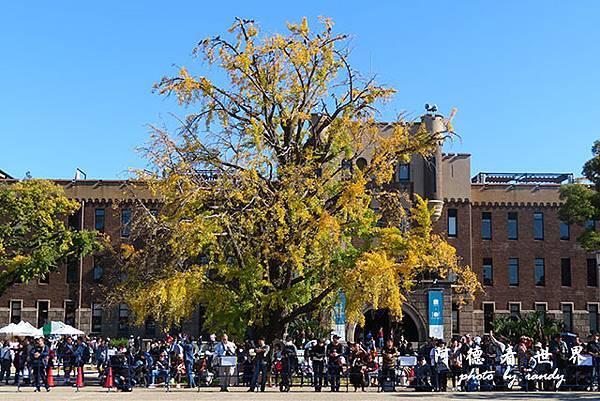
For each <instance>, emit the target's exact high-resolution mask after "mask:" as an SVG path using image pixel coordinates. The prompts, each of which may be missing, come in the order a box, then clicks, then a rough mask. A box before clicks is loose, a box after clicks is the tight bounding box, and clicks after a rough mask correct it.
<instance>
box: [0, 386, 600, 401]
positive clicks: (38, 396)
mask: <svg viewBox="0 0 600 401" xmlns="http://www.w3.org/2000/svg"><path fill="white" fill-rule="evenodd" d="M599 399H600V393H599V392H595V393H590V392H559V393H553V392H536V393H525V392H475V393H444V394H437V393H415V392H411V391H399V392H396V393H377V392H374V391H370V392H365V393H361V392H357V393H354V392H348V393H346V392H340V393H336V394H333V393H328V392H323V393H317V394H316V393H314V392H312V391H308V390H299V389H298V390H296V391H294V389H292V391H291V392H290V393H280V392H279V391H275V390H271V391H267V392H265V393H254V394H249V393H247V392H246V391H243V390H241V389H239V390H238V389H232V390H231V391H230V392H229V393H220V392H219V391H218V389H217V388H211V389H202V390H201V391H200V392H197V391H193V390H189V389H173V390H172V391H171V392H170V393H165V391H164V390H162V389H153V390H148V389H137V388H136V389H134V391H133V392H131V393H122V392H116V391H112V392H110V393H107V392H106V391H105V390H103V389H100V388H98V387H86V388H83V389H81V391H80V392H79V393H76V392H75V391H74V390H73V389H71V388H65V387H57V388H53V389H52V391H51V392H49V393H46V392H45V391H44V390H42V392H41V393H34V392H33V388H29V387H26V388H23V389H22V391H21V392H20V393H18V392H16V391H15V388H14V387H8V386H2V387H0V400H3V401H4V400H7V401H8V400H10V401H13V400H15V401H19V400H24V401H25V400H26V401H29V400H48V401H51V400H61V401H64V400H143V401H154V400H160V401H168V400H172V401H183V400H307V401H308V400H310V401H320V400H357V401H358V400H398V401H403V400H407V401H408V400H414V401H416V400H458V401H460V400H465V401H466V400H513V401H528V400H540V401H541V400H599Z"/></svg>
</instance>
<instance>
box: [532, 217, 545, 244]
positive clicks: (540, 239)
mask: <svg viewBox="0 0 600 401" xmlns="http://www.w3.org/2000/svg"><path fill="white" fill-rule="evenodd" d="M536 216H540V218H539V219H538V218H536ZM538 222H539V224H540V231H541V236H538V235H537V234H538V233H537V228H536V227H537V226H536V223H538ZM533 239H534V240H536V241H543V240H544V213H543V212H533Z"/></svg>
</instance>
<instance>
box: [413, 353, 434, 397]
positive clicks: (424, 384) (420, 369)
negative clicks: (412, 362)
mask: <svg viewBox="0 0 600 401" xmlns="http://www.w3.org/2000/svg"><path fill="white" fill-rule="evenodd" d="M414 369H415V377H414V379H413V383H412V384H413V387H414V388H415V390H416V391H431V390H432V386H431V366H429V364H428V363H427V361H426V360H425V357H424V356H423V355H419V357H418V358H417V365H416V366H415V368H414Z"/></svg>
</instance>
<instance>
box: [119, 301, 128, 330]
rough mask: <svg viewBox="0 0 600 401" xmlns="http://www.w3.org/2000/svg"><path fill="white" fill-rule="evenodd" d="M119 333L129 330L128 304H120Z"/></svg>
mask: <svg viewBox="0 0 600 401" xmlns="http://www.w3.org/2000/svg"><path fill="white" fill-rule="evenodd" d="M118 328H119V331H121V332H123V331H127V330H128V329H129V307H128V306H127V304H119V327H118Z"/></svg>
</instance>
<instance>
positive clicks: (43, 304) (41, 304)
mask: <svg viewBox="0 0 600 401" xmlns="http://www.w3.org/2000/svg"><path fill="white" fill-rule="evenodd" d="M37 309H38V310H37V313H38V317H37V327H42V326H43V325H45V324H46V323H48V309H50V301H38V303H37Z"/></svg>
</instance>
